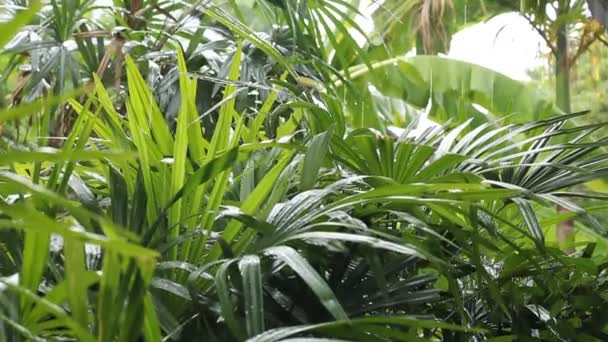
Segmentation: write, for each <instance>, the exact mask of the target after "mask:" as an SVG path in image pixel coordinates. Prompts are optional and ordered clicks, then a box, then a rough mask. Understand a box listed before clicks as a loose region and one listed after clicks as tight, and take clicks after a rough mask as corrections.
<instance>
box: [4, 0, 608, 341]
mask: <svg viewBox="0 0 608 342" xmlns="http://www.w3.org/2000/svg"><path fill="white" fill-rule="evenodd" d="M235 3H236V2H235ZM260 3H262V2H260ZM307 3H308V7H307V6H304V5H301V4H302V2H288V1H287V2H274V1H270V2H263V3H262V4H263V6H262V5H259V6H262V7H256V6H253V5H252V6H253V7H247V6H249V5H243V4H242V3H240V5H238V6H237V5H235V6H236V7H233V6H229V5H226V4H212V3H208V2H203V3H195V4H187V3H177V2H176V3H173V2H162V1H161V2H159V1H127V2H125V3H124V4H123V5H124V7H121V8H120V10H118V9H117V7H114V8H105V7H102V8H101V10H105V11H106V12H104V13H105V15H106V16H107V15H108V13H111V14H112V16H110V17H109V19H108V18H107V17H104V16H103V15H102V16H99V15H97V14H95V15H93V14H92V13H93V12H94V11H97V10H100V9H99V8H96V7H95V6H94V2H93V1H88V2H87V1H84V2H82V1H67V0H66V1H61V2H55V1H51V3H50V4H48V5H46V6H44V7H43V8H42V9H39V8H37V7H36V3H35V2H29V3H28V4H27V5H29V6H30V8H31V10H29V11H27V10H21V9H19V7H16V8H17V10H15V8H13V9H12V10H11V11H14V12H16V13H13V12H11V13H12V14H14V15H16V17H15V19H13V20H12V21H8V22H6V23H4V24H2V27H1V30H0V35H1V36H0V38H2V39H0V42H1V43H2V45H5V44H7V43H8V45H6V48H5V54H4V56H3V58H4V60H3V61H2V66H3V67H4V68H5V69H4V70H5V73H4V77H5V78H4V80H5V81H7V82H8V83H7V85H8V87H10V89H9V90H10V91H11V96H10V97H9V98H8V100H10V101H7V103H6V104H5V106H4V109H3V112H2V113H1V114H0V124H2V140H1V142H0V143H1V149H2V152H1V153H0V165H1V168H2V170H1V171H0V195H1V198H0V213H1V217H0V227H1V229H0V304H1V305H0V340H4V341H26V340H41V341H42V340H77V341H140V340H145V341H172V340H176V341H199V340H200V341H232V340H235V341H243V340H250V341H287V340H289V341H317V340H318V341H324V340H332V341H339V340H352V341H418V340H421V341H423V340H443V341H482V340H488V339H489V340H493V341H510V340H518V341H519V340H526V339H528V340H550V341H553V340H555V341H575V340H581V341H592V340H596V341H603V340H606V339H608V318H607V317H606V315H605V313H604V311H605V308H606V307H608V295H607V294H608V271H607V267H608V257H607V255H606V242H605V240H604V239H605V238H604V236H605V234H606V231H605V223H604V222H599V221H598V220H597V219H596V218H594V212H598V211H601V210H604V209H605V204H604V202H603V200H604V199H605V196H604V195H602V194H598V193H593V192H591V191H588V190H586V188H585V187H584V185H585V184H586V183H587V182H589V181H591V180H593V179H599V178H604V177H606V175H607V173H608V162H607V161H608V154H606V152H605V148H606V144H607V143H608V142H607V140H606V139H605V138H597V136H596V135H594V134H595V132H597V131H598V130H599V129H600V128H602V127H603V126H604V124H588V125H583V126H581V125H576V124H575V122H576V120H577V118H579V117H581V116H583V115H585V113H574V114H563V113H558V112H557V111H556V110H554V109H553V107H552V106H551V104H550V103H549V102H548V101H545V99H544V98H542V96H541V95H538V94H536V93H535V92H533V91H532V90H531V89H529V88H528V87H527V86H526V85H523V84H520V83H518V82H516V81H513V80H510V79H508V78H506V77H504V76H502V75H499V74H496V73H494V72H492V71H490V70H487V69H483V68H480V67H477V66H474V65H468V64H466V63H462V62H456V61H450V60H447V59H442V58H438V57H429V56H427V57H424V56H421V57H416V58H413V59H405V58H398V59H395V60H390V59H389V62H387V61H386V59H387V58H388V57H390V54H388V56H387V52H386V51H381V49H379V47H378V46H375V45H365V44H364V46H363V47H361V46H360V45H356V44H355V43H356V42H355V41H354V39H353V38H352V37H350V36H347V35H345V33H346V32H347V31H346V28H347V26H345V25H346V24H348V27H350V28H352V27H353V26H355V24H354V22H353V21H352V20H350V21H349V20H347V19H348V18H351V17H352V15H353V12H354V9H352V8H351V7H350V5H349V3H347V2H342V1H308V2H307ZM120 4H121V3H120V2H117V3H116V4H115V5H116V6H118V5H120ZM289 4H299V6H300V7H297V10H295V9H294V8H291V7H289V6H290V5H289ZM21 5H24V4H21ZM137 6H140V7H139V8H137ZM264 6H265V7H264ZM260 8H261V9H260ZM245 10H249V11H250V12H247V11H245ZM254 10H255V11H254ZM256 11H260V12H256ZM260 13H266V15H268V16H269V18H267V20H270V21H271V22H272V20H275V21H276V22H275V23H276V24H279V25H277V26H274V27H269V26H268V25H266V26H264V24H262V23H261V21H262V20H261V19H259V18H261V15H262V14H260ZM319 13H321V14H323V15H322V16H321V15H319ZM311 18H316V20H317V22H316V23H312V21H311V20H310V19H311ZM104 20H106V21H108V20H109V21H110V22H112V21H113V22H114V23H115V24H116V26H122V27H121V28H115V29H114V31H113V32H108V30H107V24H104ZM325 21H328V22H327V23H325ZM192 22H195V24H196V25H194V26H195V27H194V28H193V29H192V27H190V29H191V30H190V31H189V30H188V29H186V28H185V27H186V26H187V24H188V25H192ZM25 24H31V25H30V26H25V27H23V25H25ZM119 24H120V25H119ZM322 27H323V28H322ZM265 29H267V30H265ZM391 29H392V28H391ZM104 30H105V31H104ZM208 30H211V31H213V33H214V34H215V35H217V36H219V37H220V38H217V37H216V38H214V39H211V38H209V36H206V35H204V33H205V32H206V31H208ZM254 30H256V31H254ZM332 30H333V31H332ZM102 31H103V32H102ZM262 31H265V32H266V33H263V32H262ZM9 41H10V42H9ZM68 41H69V42H74V43H75V45H76V46H75V47H74V46H72V47H70V46H69V44H66V42H68ZM322 43H323V44H322ZM328 46H329V47H328ZM123 52H128V53H126V54H124V55H123ZM37 63H38V64H37ZM20 64H27V65H29V67H30V68H31V70H30V69H28V70H29V71H27V70H26V69H24V68H21V69H19V68H18V65H20ZM24 70H26V71H24ZM425 70H446V72H444V73H437V74H434V75H430V76H429V74H428V73H427V72H426V71H425ZM465 80H468V81H466V82H465ZM480 80H486V81H487V82H488V83H485V82H481V81H480ZM467 82H468V83H467ZM429 83H430V84H433V88H430V89H431V90H432V91H429V90H428V89H429V88H427V85H428V84H429ZM369 84H373V85H375V86H376V87H375V88H373V87H369V86H368V85H369ZM465 88H466V89H465ZM495 88H498V89H499V90H500V91H501V94H502V97H501V98H498V96H497V97H494V96H493V95H490V92H492V94H493V93H494V89H495ZM379 92H381V94H380V93H379ZM484 92H485V93H484ZM518 94H519V96H517V95H518ZM427 104H428V105H427ZM473 104H475V105H476V106H473ZM425 106H426V109H425V110H422V109H421V108H422V107H425ZM480 106H484V107H485V109H486V111H487V112H489V114H487V113H482V111H480V110H479V107H480ZM387 108H388V109H387ZM400 110H401V111H400ZM423 113H425V114H426V115H428V116H430V117H431V118H434V119H435V120H437V121H439V122H442V125H430V126H428V127H425V126H424V125H422V124H421V123H420V122H421V120H417V119H415V117H416V116H417V115H422V114H423ZM397 114H399V115H397ZM406 114H407V115H406ZM507 114H510V115H507ZM499 117H500V119H499ZM448 118H449V120H446V119H448ZM577 198H585V199H588V200H587V201H585V203H591V204H592V205H591V206H589V207H588V208H582V207H580V206H579V205H578V204H577V203H579V202H578V201H577ZM556 206H560V207H562V208H566V209H568V211H564V212H562V213H560V214H555V207H556ZM572 218H575V219H576V222H577V228H578V230H579V231H580V233H581V235H579V236H578V237H579V240H577V242H571V243H570V244H569V245H561V246H560V245H558V244H557V243H556V242H555V241H554V239H553V238H552V236H553V229H554V226H555V225H556V224H557V223H559V222H562V221H564V220H568V219H572Z"/></svg>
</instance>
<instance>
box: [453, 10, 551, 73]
mask: <svg viewBox="0 0 608 342" xmlns="http://www.w3.org/2000/svg"><path fill="white" fill-rule="evenodd" d="M547 49H548V48H547V46H546V44H545V43H544V41H543V40H542V38H541V37H540V35H539V34H538V33H537V32H536V31H535V30H534V29H533V28H532V27H531V26H530V24H529V23H528V22H527V21H526V19H524V18H522V17H521V16H520V15H519V14H517V13H505V14H501V15H498V16H496V17H494V18H492V19H490V20H488V21H486V22H482V23H478V24H475V25H473V26H470V27H468V28H466V29H464V30H462V31H460V32H458V33H456V34H455V35H454V36H453V38H452V44H451V46H450V52H449V54H448V56H449V57H451V58H455V59H460V60H463V61H466V62H470V63H475V64H479V65H481V66H484V67H487V68H490V69H492V70H496V71H498V72H501V73H503V74H505V75H507V76H509V77H511V78H514V79H518V80H525V81H527V80H530V77H529V76H528V71H529V70H531V69H534V68H537V67H539V66H542V65H543V64H544V63H545V62H544V61H543V59H542V54H543V53H544V52H545V51H546V50H547Z"/></svg>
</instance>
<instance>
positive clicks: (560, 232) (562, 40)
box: [555, 2, 576, 253]
mask: <svg viewBox="0 0 608 342" xmlns="http://www.w3.org/2000/svg"><path fill="white" fill-rule="evenodd" d="M562 4H563V5H562ZM560 5H561V6H560V12H561V13H562V14H565V13H566V12H567V11H568V7H569V5H568V4H567V3H565V2H563V3H560ZM556 53H557V55H556V56H555V57H556V63H555V102H556V103H557V106H558V107H559V108H560V109H561V110H563V111H564V112H566V113H570V111H571V108H570V60H569V56H568V26H567V24H566V23H562V24H561V25H560V26H559V27H558V29H557V51H556ZM567 211H568V210H567V209H565V208H558V209H557V213H558V214H559V213H563V212H567ZM575 233H576V232H575V230H574V220H572V219H570V220H567V221H564V222H561V223H559V224H558V225H557V229H556V238H557V242H558V243H559V245H560V248H562V249H563V250H564V252H566V253H571V252H574V248H573V247H572V246H573V245H574V237H575Z"/></svg>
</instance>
